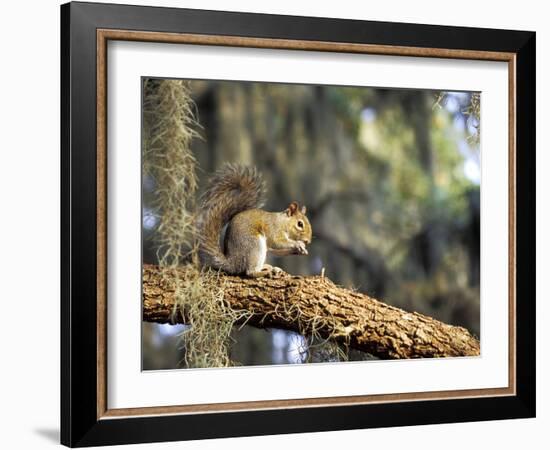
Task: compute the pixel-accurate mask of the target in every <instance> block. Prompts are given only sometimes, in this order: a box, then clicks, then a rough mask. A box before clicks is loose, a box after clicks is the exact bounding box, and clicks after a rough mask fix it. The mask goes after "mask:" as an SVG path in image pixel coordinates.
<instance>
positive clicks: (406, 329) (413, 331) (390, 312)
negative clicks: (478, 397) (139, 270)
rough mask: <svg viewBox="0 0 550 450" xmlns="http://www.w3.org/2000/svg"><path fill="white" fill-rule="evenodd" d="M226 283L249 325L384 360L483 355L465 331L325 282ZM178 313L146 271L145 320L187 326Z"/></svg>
mask: <svg viewBox="0 0 550 450" xmlns="http://www.w3.org/2000/svg"><path fill="white" fill-rule="evenodd" d="M181 270H182V271H184V272H185V268H182V269H181ZM222 281H223V283H224V300H225V301H226V302H227V304H228V305H229V306H230V307H231V308H232V309H234V310H239V311H242V310H246V311H248V312H249V313H250V314H249V318H248V319H247V322H246V323H247V324H248V325H253V326H255V327H259V328H282V329H286V330H292V331H296V332H299V333H302V334H311V333H312V332H316V333H317V334H319V335H321V336H322V337H325V338H326V337H331V338H333V339H336V340H337V341H340V342H345V343H347V344H348V345H349V346H350V347H351V348H354V349H357V350H360V351H364V352H368V353H370V354H372V355H374V356H377V357H379V358H383V359H399V358H430V357H448V356H478V355H479V341H478V340H477V339H476V338H475V337H474V336H472V335H471V334H470V333H469V332H468V330H466V329H465V328H462V327H458V326H453V325H448V324H445V323H442V322H440V321H438V320H435V319H433V318H431V317H428V316H425V315H422V314H419V313H416V312H407V311H404V310H402V309H399V308H395V307H393V306H390V305H387V304H385V303H382V302H380V301H378V300H375V299H374V298H371V297H369V296H367V295H365V294H361V293H359V292H355V291H352V290H349V289H345V288H342V287H340V286H336V285H335V284H334V283H333V282H332V281H330V280H329V279H328V278H326V277H324V276H304V277H302V276H291V275H288V274H284V275H283V276H281V277H279V278H242V277H238V276H226V275H223V276H222ZM173 311H174V296H173V289H172V288H171V287H170V286H169V283H166V282H164V281H163V280H162V277H161V275H160V270H159V268H158V267H157V266H153V265H144V268H143V320H145V321H148V322H157V323H184V321H185V319H184V317H182V315H181V314H179V315H176V316H175V317H174V315H173Z"/></svg>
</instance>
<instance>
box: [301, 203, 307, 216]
mask: <svg viewBox="0 0 550 450" xmlns="http://www.w3.org/2000/svg"><path fill="white" fill-rule="evenodd" d="M300 211H301V212H302V214H304V215H305V214H306V211H307V209H306V205H303V206H302V209H301V210H300Z"/></svg>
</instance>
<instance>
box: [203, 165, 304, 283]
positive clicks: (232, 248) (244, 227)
mask: <svg viewBox="0 0 550 450" xmlns="http://www.w3.org/2000/svg"><path fill="white" fill-rule="evenodd" d="M264 192H265V187H264V183H263V181H262V178H261V176H260V174H259V173H258V172H257V171H256V169H255V168H247V167H243V166H240V165H233V164H227V165H225V166H224V167H223V168H222V169H220V170H219V171H218V172H216V173H215V174H214V176H213V177H212V178H211V180H210V184H209V188H208V189H207V191H206V192H205V194H204V196H203V199H202V205H201V210H200V214H199V224H198V231H199V236H200V237H201V238H200V241H199V259H200V262H201V264H202V265H203V266H206V267H212V268H214V269H221V270H223V271H224V272H227V273H230V274H241V273H243V274H247V275H250V276H258V274H259V273H260V272H261V271H262V270H263V269H264V263H265V258H266V253H267V251H271V252H273V253H275V254H278V255H292V254H294V255H305V254H307V250H306V244H309V243H310V242H311V225H310V224H309V221H308V219H307V217H306V216H305V211H306V209H305V207H302V209H301V210H300V209H299V206H298V203H296V202H292V203H291V204H290V205H289V207H288V208H287V209H286V210H285V211H282V212H267V211H263V210H261V209H259V208H260V207H261V206H262V205H263V203H264ZM226 224H227V230H226V233H225V240H224V246H223V247H224V248H223V251H222V248H221V246H220V236H221V234H222V230H223V228H224V226H225V225H226Z"/></svg>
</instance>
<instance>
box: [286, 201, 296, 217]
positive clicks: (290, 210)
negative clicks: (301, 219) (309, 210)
mask: <svg viewBox="0 0 550 450" xmlns="http://www.w3.org/2000/svg"><path fill="white" fill-rule="evenodd" d="M296 211H298V203H296V202H292V203H291V204H290V205H288V208H287V209H286V210H285V212H286V215H287V216H288V217H290V216H293V215H294V214H296Z"/></svg>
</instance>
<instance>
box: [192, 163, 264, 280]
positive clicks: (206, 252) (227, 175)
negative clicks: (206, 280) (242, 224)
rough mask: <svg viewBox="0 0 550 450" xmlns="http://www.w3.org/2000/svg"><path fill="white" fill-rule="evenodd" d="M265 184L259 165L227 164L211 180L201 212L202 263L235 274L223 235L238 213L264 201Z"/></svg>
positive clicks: (199, 218)
mask: <svg viewBox="0 0 550 450" xmlns="http://www.w3.org/2000/svg"><path fill="white" fill-rule="evenodd" d="M264 196H265V184H264V182H263V180H262V176H261V175H260V173H259V172H258V171H257V170H256V168H255V167H245V166H242V165H239V164H225V165H224V166H223V167H222V168H221V169H219V170H218V171H217V172H216V173H215V174H214V175H213V176H212V178H211V179H210V181H209V184H208V187H207V189H206V192H205V193H204V194H203V196H202V199H201V205H200V211H199V215H198V224H197V228H198V230H197V231H198V236H199V260H200V263H201V265H202V266H205V267H211V268H213V269H221V270H224V271H226V272H229V273H232V272H233V270H232V268H231V267H229V261H228V259H227V258H226V257H225V255H224V253H223V251H222V248H221V245H220V237H221V233H222V230H223V227H224V226H225V225H226V224H227V223H228V222H229V221H230V220H231V219H232V218H233V216H235V215H236V214H238V213H240V212H242V211H245V210H247V209H254V208H261V207H262V206H263V204H264Z"/></svg>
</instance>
